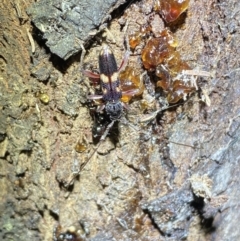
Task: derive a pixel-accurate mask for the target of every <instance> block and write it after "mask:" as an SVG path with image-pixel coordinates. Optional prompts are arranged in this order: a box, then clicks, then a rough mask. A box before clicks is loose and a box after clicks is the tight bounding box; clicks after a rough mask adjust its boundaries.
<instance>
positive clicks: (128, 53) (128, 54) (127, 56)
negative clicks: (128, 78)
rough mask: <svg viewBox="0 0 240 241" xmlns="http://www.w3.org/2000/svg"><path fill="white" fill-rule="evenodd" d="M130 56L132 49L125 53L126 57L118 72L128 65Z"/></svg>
mask: <svg viewBox="0 0 240 241" xmlns="http://www.w3.org/2000/svg"><path fill="white" fill-rule="evenodd" d="M129 56H130V51H128V50H127V51H126V52H125V54H124V58H123V60H122V63H121V64H120V66H119V68H118V72H120V71H123V70H124V69H125V67H126V65H127V62H128V59H129Z"/></svg>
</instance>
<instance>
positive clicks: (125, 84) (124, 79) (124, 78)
mask: <svg viewBox="0 0 240 241" xmlns="http://www.w3.org/2000/svg"><path fill="white" fill-rule="evenodd" d="M119 79H120V82H121V88H122V98H121V100H122V102H125V103H127V102H129V101H130V100H131V98H132V97H133V96H138V95H141V94H142V92H143V89H144V86H143V84H142V80H141V76H140V75H139V74H138V73H136V71H135V69H134V68H132V67H130V66H127V67H126V68H125V70H124V71H122V72H121V73H120V74H119ZM128 93H131V94H128ZM132 93H134V94H132Z"/></svg>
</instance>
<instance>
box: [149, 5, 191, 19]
mask: <svg viewBox="0 0 240 241" xmlns="http://www.w3.org/2000/svg"><path fill="white" fill-rule="evenodd" d="M188 4H189V0H157V1H156V2H155V6H154V9H155V11H157V12H160V13H161V15H162V17H163V18H164V20H165V21H166V22H168V23H169V22H173V21H175V20H176V19H177V18H178V17H179V16H180V15H181V14H182V13H183V12H184V11H186V10H187V8H188Z"/></svg>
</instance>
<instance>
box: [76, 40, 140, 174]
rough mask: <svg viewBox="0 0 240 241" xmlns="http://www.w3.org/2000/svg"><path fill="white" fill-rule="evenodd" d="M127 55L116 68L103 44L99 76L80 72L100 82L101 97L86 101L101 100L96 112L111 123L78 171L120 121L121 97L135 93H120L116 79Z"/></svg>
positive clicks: (126, 55) (127, 54) (121, 111)
mask: <svg viewBox="0 0 240 241" xmlns="http://www.w3.org/2000/svg"><path fill="white" fill-rule="evenodd" d="M129 55H130V53H129V51H126V53H125V56H124V58H123V60H122V63H121V65H120V67H119V68H118V67H117V62H116V59H115V56H114V54H113V52H112V50H111V49H110V47H109V46H108V45H107V44H103V46H102V50H101V51H100V54H99V56H98V64H99V74H96V73H92V72H91V71H89V70H83V71H82V72H83V74H84V75H85V76H87V77H89V78H90V79H93V80H96V81H99V82H100V86H101V91H102V95H89V96H88V99H92V100H97V99H102V101H103V104H102V105H101V106H100V107H99V108H98V109H97V111H103V110H105V111H106V114H107V115H108V116H109V119H110V120H111V122H110V123H109V124H108V126H107V127H106V129H105V131H104V133H103V135H102V136H101V138H100V140H99V143H98V145H97V147H96V148H95V150H94V151H93V153H92V154H91V155H90V157H89V158H88V159H87V161H86V162H85V163H83V165H82V166H81V168H80V171H82V170H83V168H84V167H85V166H86V164H87V163H88V162H89V161H90V159H91V158H92V156H93V155H94V153H95V152H96V151H97V150H98V148H99V146H100V144H101V142H102V141H104V140H105V138H106V137H107V135H108V133H109V131H110V129H111V128H112V126H113V125H114V123H115V122H116V121H119V120H120V119H121V117H122V116H123V112H124V109H127V105H126V104H125V103H123V102H122V101H121V98H122V96H123V95H131V96H134V95H135V94H136V93H137V91H136V90H128V91H122V89H121V83H120V80H119V77H118V75H119V72H120V71H122V70H123V69H124V68H125V66H126V63H127V61H128V58H129Z"/></svg>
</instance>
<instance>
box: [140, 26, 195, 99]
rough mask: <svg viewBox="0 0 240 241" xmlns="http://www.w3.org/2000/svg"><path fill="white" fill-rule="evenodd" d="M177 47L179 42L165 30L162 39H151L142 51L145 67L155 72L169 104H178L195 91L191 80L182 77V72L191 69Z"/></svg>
mask: <svg viewBox="0 0 240 241" xmlns="http://www.w3.org/2000/svg"><path fill="white" fill-rule="evenodd" d="M176 46H177V41H176V40H174V38H173V36H172V34H171V33H170V31H168V30H164V31H162V33H161V34H160V37H158V38H151V39H149V41H148V42H147V44H146V46H145V47H144V49H143V51H142V61H143V65H144V67H145V69H147V70H148V71H151V72H153V71H155V75H156V76H157V87H161V88H162V89H163V91H164V92H165V94H166V96H167V101H168V103H176V102H178V101H179V100H181V99H183V98H185V97H186V95H187V94H189V93H191V92H193V91H194V90H195V87H194V86H193V85H192V82H191V80H190V79H187V78H184V76H183V75H182V71H183V70H189V69H190V67H189V65H188V64H187V63H186V62H185V61H183V60H182V59H181V56H180V54H179V53H178V52H177V51H176V49H175V47H176Z"/></svg>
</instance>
